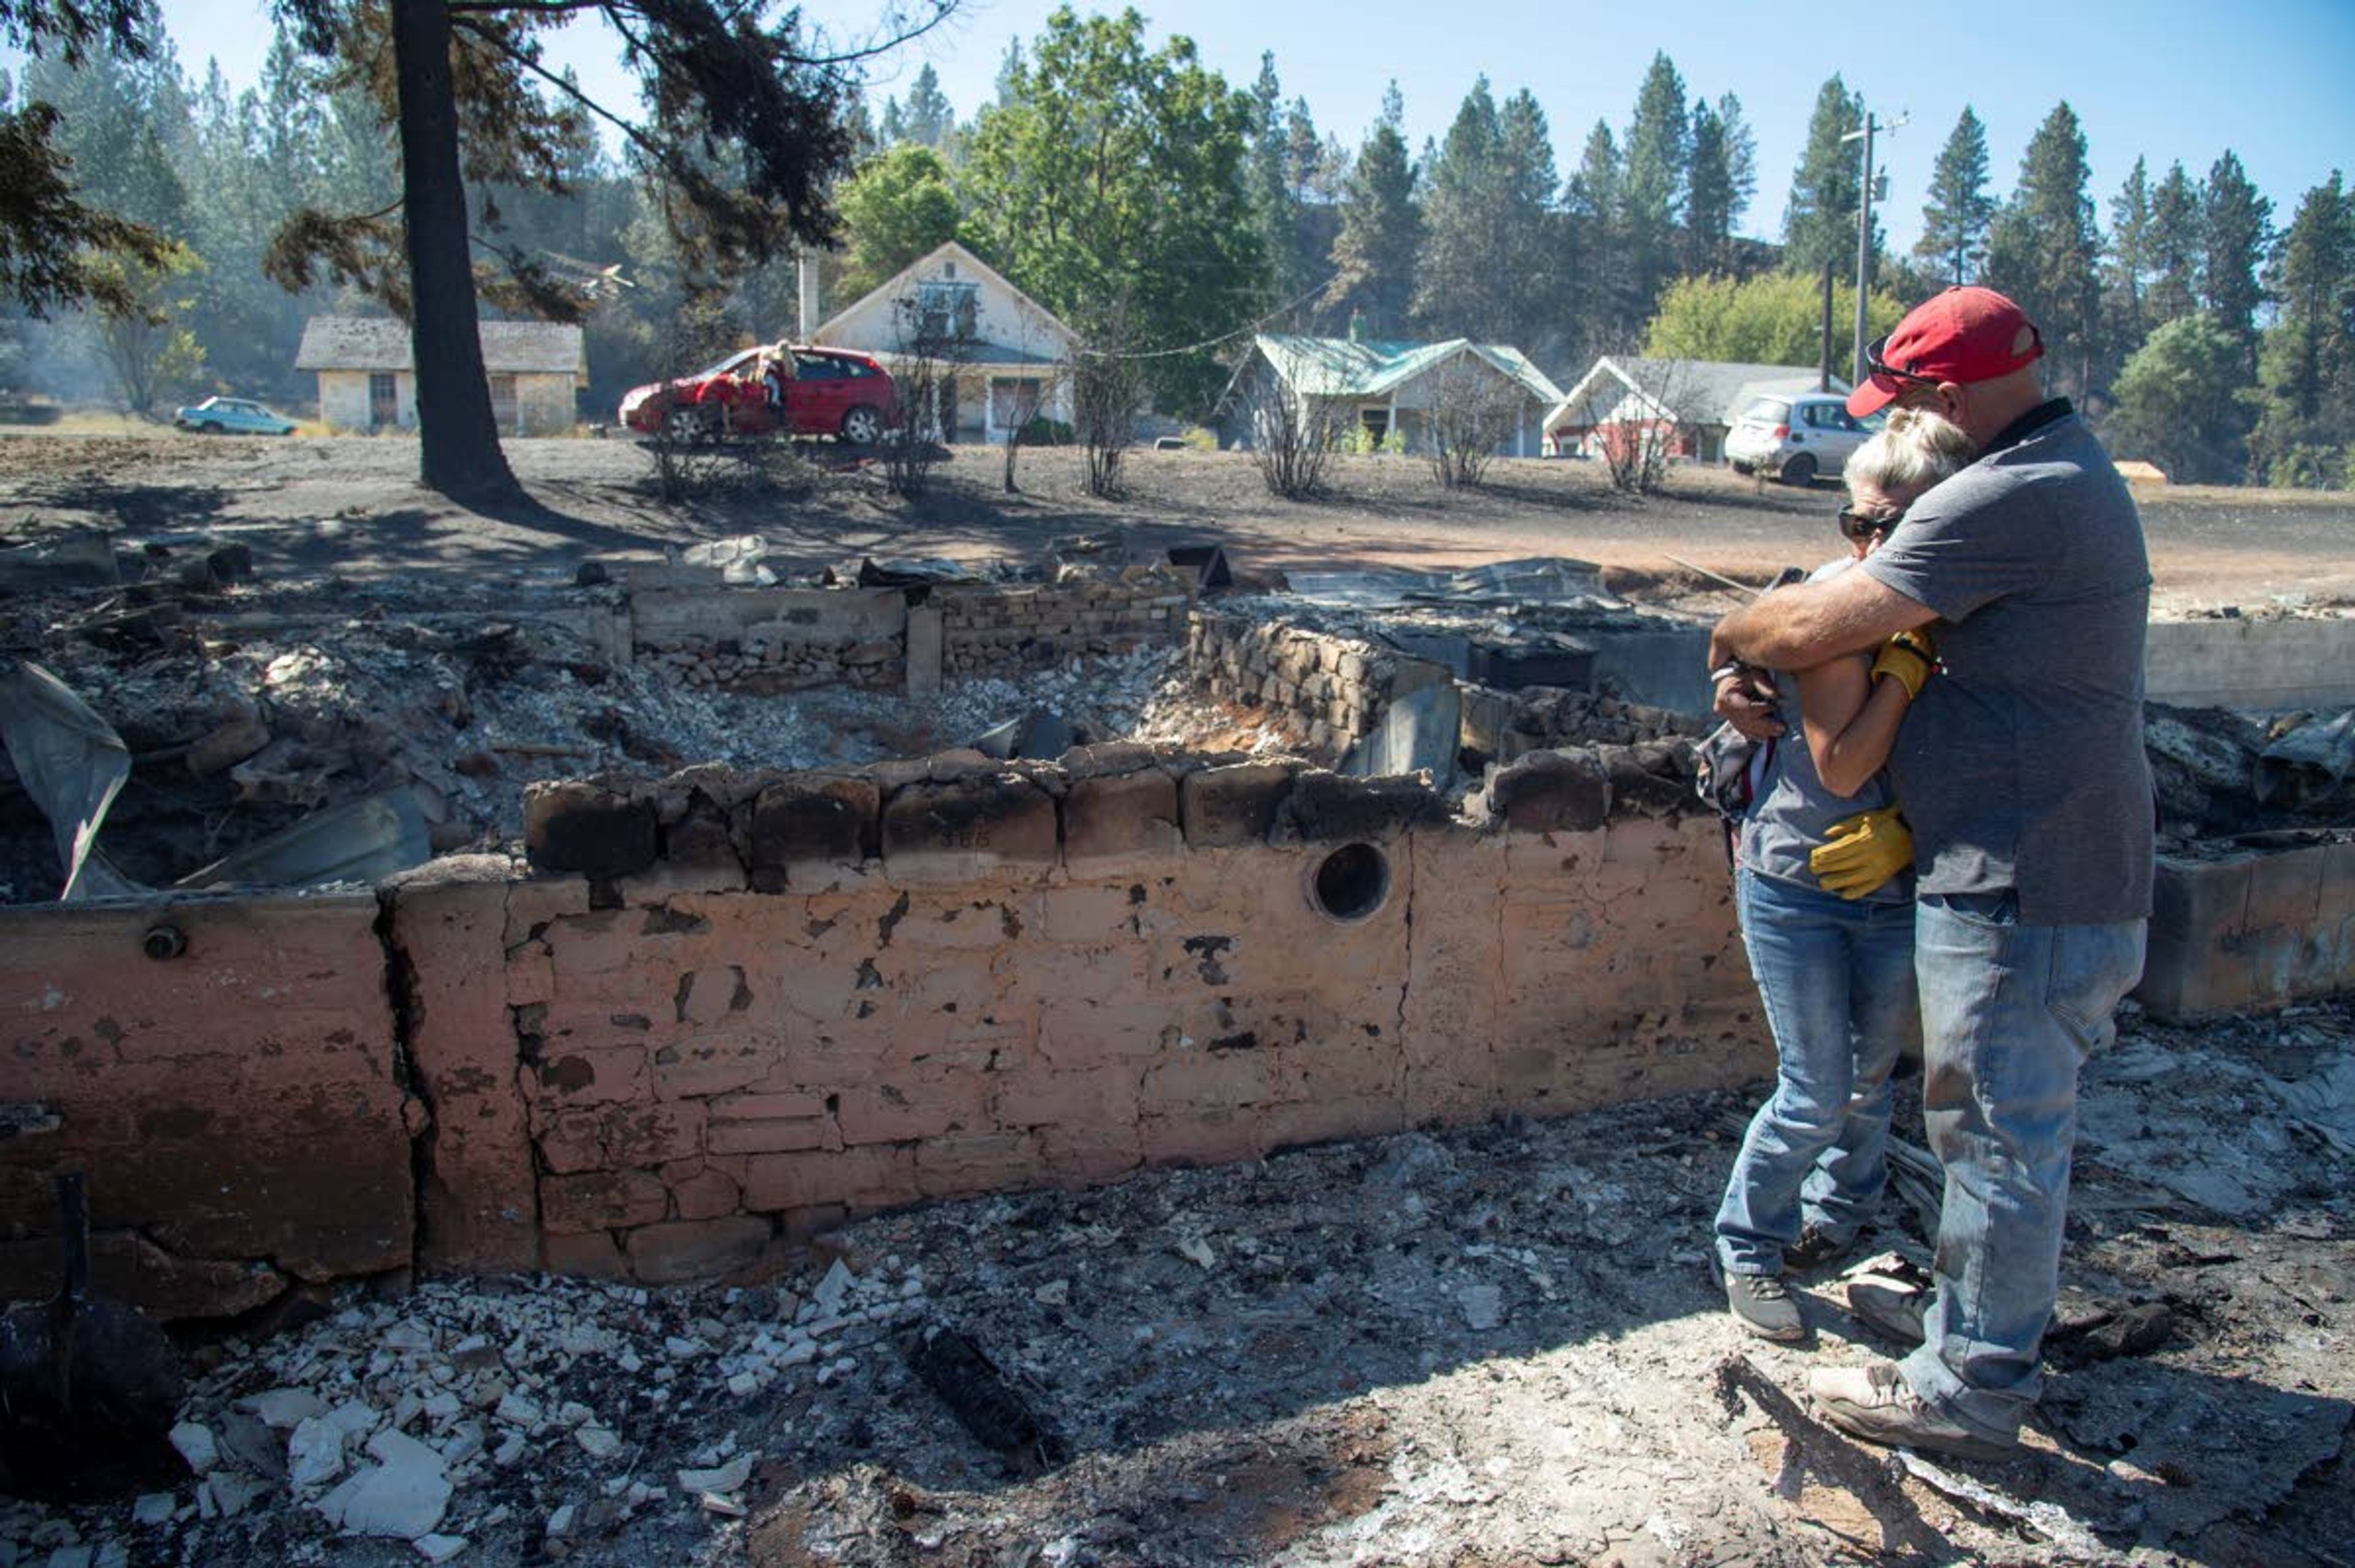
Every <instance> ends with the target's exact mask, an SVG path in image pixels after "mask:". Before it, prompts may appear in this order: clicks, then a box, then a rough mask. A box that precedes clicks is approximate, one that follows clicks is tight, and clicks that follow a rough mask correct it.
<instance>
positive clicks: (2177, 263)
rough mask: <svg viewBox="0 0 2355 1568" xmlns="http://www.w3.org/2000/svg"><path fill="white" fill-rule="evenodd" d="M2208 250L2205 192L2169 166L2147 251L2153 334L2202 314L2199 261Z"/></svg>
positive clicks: (2155, 202) (2155, 198)
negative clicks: (2203, 208)
mask: <svg viewBox="0 0 2355 1568" xmlns="http://www.w3.org/2000/svg"><path fill="white" fill-rule="evenodd" d="M2205 248H2206V242H2205V240H2203V239H2202V237H2201V234H2200V187H2198V186H2196V185H2194V184H2192V183H2191V179H2190V176H2188V175H2186V174H2185V173H2184V172H2183V165H2181V164H2173V165H2169V167H2168V171H2167V177H2166V178H2165V179H2162V180H2160V181H2159V182H2158V187H2156V188H2155V189H2153V190H2152V192H2151V193H2150V229H2149V233H2148V237H2147V240H2146V243H2145V251H2144V255H2145V258H2146V261H2147V265H2148V271H2149V274H2150V286H2149V288H2148V289H2147V290H2146V291H2145V292H2144V294H2143V314H2144V319H2145V320H2146V321H2147V322H2148V324H2149V325H2150V327H2151V328H2152V329H2153V330H2157V329H2158V328H2159V327H2161V326H2164V325H2167V324H2168V323H2169V322H2170V321H2180V320H2182V319H2183V318H2184V317H2185V316H2187V315H2190V314H2191V313H2192V312H2193V311H2195V310H2198V309H2199V308H2200V255H2201V253H2202V252H2203V251H2204V250H2205Z"/></svg>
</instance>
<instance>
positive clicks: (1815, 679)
mask: <svg viewBox="0 0 2355 1568" xmlns="http://www.w3.org/2000/svg"><path fill="white" fill-rule="evenodd" d="M1970 457H1971V447H1970V439H1969V437H1968V436H1966V434H1965V433H1964V432H1962V431H1961V430H1960V429H1959V428H1958V427H1956V426H1955V425H1953V424H1951V423H1949V422H1947V421H1945V420H1944V419H1941V418H1939V417H1938V416H1937V415H1935V414H1929V413H1917V412H1914V411H1899V412H1897V413H1895V414H1893V415H1891V418H1890V421H1889V423H1888V425H1887V427H1886V428H1884V429H1883V430H1882V431H1881V432H1880V433H1878V434H1877V435H1875V436H1873V437H1872V439H1871V440H1870V441H1868V442H1867V443H1865V444H1864V445H1863V446H1862V447H1860V448H1859V449H1858V450H1857V452H1856V453H1855V454H1854V455H1853V456H1852V457H1851V458H1849V464H1848V469H1847V480H1848V487H1849V501H1848V504H1847V505H1845V506H1843V507H1841V508H1840V509H1839V519H1838V520H1839V528H1840V533H1841V536H1842V538H1844V539H1846V540H1847V541H1848V546H1849V554H1848V555H1847V556H1845V557H1843V558H1842V559H1840V560H1836V561H1833V562H1831V563H1830V564H1829V565H1827V566H1825V567H1824V568H1822V569H1821V570H1819V571H1817V572H1816V573H1815V579H1814V580H1816V581H1822V580H1825V579H1828V578H1830V577H1832V576H1836V575H1838V573H1840V572H1843V571H1849V570H1850V569H1852V568H1853V567H1854V566H1855V565H1856V563H1857V562H1859V561H1861V560H1864V559H1865V558H1866V557H1867V556H1869V555H1870V554H1871V553H1872V552H1873V551H1874V550H1875V549H1878V548H1880V545H1881V541H1882V540H1884V539H1887V538H1888V537H1889V535H1890V533H1891V531H1892V530H1893V529H1895V528H1898V527H1899V526H1900V525H1901V524H1902V522H1903V521H1904V517H1905V510H1906V508H1907V507H1909V506H1911V505H1912V504H1913V501H1914V500H1915V499H1916V498H1917V497H1919V496H1921V495H1922V494H1923V493H1924V492H1925V491H1927V490H1929V489H1930V488H1931V486H1933V485H1935V484H1937V483H1938V482H1939V481H1940V480H1942V479H1944V478H1945V477H1946V476H1947V475H1950V474H1953V473H1955V471H1956V470H1957V469H1959V468H1961V467H1962V466H1963V465H1964V464H1966V463H1968V462H1969V461H1970ZM1892 641H1893V644H1894V645H1891V646H1885V647H1883V648H1882V649H1881V650H1879V651H1878V653H1877V654H1876V655H1874V656H1866V655H1853V656H1842V657H1839V658H1837V659H1833V660H1831V661H1830V662H1828V663H1827V664H1824V665H1820V666H1817V667H1815V668H1813V669H1806V670H1799V671H1796V672H1793V673H1787V674H1778V675H1776V676H1775V677H1774V681H1773V684H1774V688H1775V689H1776V690H1777V692H1778V693H1779V694H1780V697H1779V705H1780V707H1781V709H1782V712H1781V714H1780V717H1781V718H1782V720H1783V722H1784V735H1783V738H1782V739H1780V740H1778V741H1774V742H1772V743H1771V744H1772V747H1773V750H1772V752H1770V753H1769V755H1768V757H1767V760H1766V762H1765V763H1764V773H1763V775H1762V776H1761V778H1760V779H1759V782H1758V786H1757V788H1756V790H1755V793H1754V796H1753V801H1752V804H1751V806H1750V809H1749V811H1748V812H1747V814H1746V815H1745V816H1744V817H1743V819H1742V825H1741V830H1740V835H1739V838H1738V841H1737V844H1736V847H1735V856H1734V859H1735V881H1736V902H1737V905H1738V908H1739V910H1740V912H1741V919H1742V943H1743V945H1744V946H1745V947H1746V948H1747V949H1748V951H1749V955H1750V968H1751V973H1752V975H1753V976H1754V977H1755V978H1756V980H1757V983H1758V994H1759V998H1760V1000H1761V1001H1762V1002H1763V1003H1764V1008H1765V1013H1766V1021H1767V1026H1768V1028H1769V1029H1771V1030H1772V1031H1773V1033H1774V1048H1775V1055H1776V1060H1777V1069H1776V1076H1775V1083H1774V1093H1773V1095H1772V1096H1771V1097H1769V1098H1768V1100H1767V1101H1766V1103H1765V1104H1764V1105H1762V1106H1760V1107H1759V1110H1758V1113H1757V1115H1755V1116H1753V1118H1752V1120H1751V1123H1750V1126H1749V1129H1748V1131H1747V1132H1746V1133H1745V1134H1744V1136H1743V1137H1742V1149H1741V1152H1740V1153H1739V1154H1738V1155H1737V1156H1736V1157H1735V1158H1734V1163H1733V1173H1732V1179H1730V1180H1729V1181H1728V1182H1727V1184H1726V1190H1725V1199H1724V1201H1723V1202H1722V1203H1721V1205H1720V1207H1719V1210H1718V1215H1717V1222H1716V1234H1715V1237H1714V1239H1713V1243H1712V1252H1711V1262H1712V1263H1713V1264H1714V1265H1715V1272H1716V1273H1717V1274H1718V1275H1720V1276H1721V1279H1722V1281H1723V1283H1724V1287H1725V1296H1726V1306H1727V1307H1728V1308H1729V1309H1730V1310H1731V1311H1732V1314H1733V1316H1734V1317H1736V1318H1737V1319H1739V1320H1740V1321H1741V1323H1742V1327H1743V1328H1745V1329H1747V1330H1748V1331H1749V1332H1751V1333H1753V1334H1756V1335H1758V1336H1760V1337H1761V1338H1764V1339H1774V1340H1777V1341H1782V1342H1785V1343H1787V1342H1790V1341H1793V1340H1796V1339H1804V1338H1806V1331H1807V1330H1806V1321H1805V1320H1804V1319H1803V1318H1802V1317H1801V1316H1800V1313H1799V1307H1798V1303H1797V1301H1796V1299H1794V1298H1793V1296H1792V1295H1791V1293H1790V1291H1789V1289H1788V1288H1787V1287H1786V1286H1785V1285H1784V1283H1783V1278H1782V1275H1783V1273H1784V1270H1785V1268H1786V1267H1790V1268H1806V1267H1811V1266H1813V1265H1815V1264H1819V1263H1823V1262H1826V1261H1828V1260H1829V1259H1831V1258H1833V1257H1836V1256H1838V1255H1839V1254H1840V1253H1844V1252H1846V1251H1847V1250H1848V1249H1849V1247H1850V1246H1852V1245H1853V1244H1854V1243H1855V1242H1856V1238H1857V1235H1858V1233H1859V1232H1860V1231H1861V1230H1862V1229H1863V1227H1864V1225H1865V1224H1866V1222H1867V1221H1869V1220H1870V1217H1871V1214H1872V1211H1873V1209H1874V1207H1875V1205H1876V1204H1877V1203H1878V1201H1879V1200H1880V1197H1881V1189H1882V1188H1883V1187H1884V1186H1885V1185H1886V1184H1887V1180H1888V1159H1887V1153H1886V1150H1887V1147H1888V1140H1889V1113H1890V1088H1889V1074H1890V1071H1891V1068H1893V1067H1894V1066H1895V1065H1896V1061H1897V1056H1898V1052H1899V1051H1900V1050H1901V1049H1902V1047H1903V1044H1904V1042H1905V1040H1906V1039H1907V1038H1908V1037H1909V1036H1910V1035H1911V1034H1912V1033H1913V1029H1914V1028H1915V1019H1916V1016H1917V1009H1918V1001H1917V992H1916V988H1915V985H1914V978H1913V874H1912V850H1911V847H1910V844H1905V843H1903V842H1902V839H1903V832H1904V830H1903V827H1902V819H1901V818H1899V816H1897V811H1896V797H1895V795H1894V793H1893V792H1892V790H1891V786H1890V784H1889V780H1888V777H1887V775H1886V774H1885V773H1883V771H1882V769H1883V767H1884V765H1885V764H1886V763H1887V762H1888V760H1889V752H1890V748H1891V745H1892V744H1893V743H1894V742H1895V741H1896V738H1897V731H1898V726H1899V725H1900V724H1901V723H1902V721H1903V720H1904V717H1905V710H1906V709H1907V707H1908V706H1909V705H1910V704H1911V702H1912V701H1913V698H1914V697H1915V696H1916V695H1917V694H1918V693H1919V692H1920V691H1921V688H1922V685H1923V681H1925V680H1927V679H1928V678H1930V676H1931V671H1932V668H1933V664H1934V652H1933V650H1932V648H1931V645H1930V644H1929V640H1928V638H1927V637H1926V636H1924V635H1923V634H1921V633H1909V634H1906V635H1905V636H1904V637H1903V638H1902V639H1893V640H1892ZM1720 673H1721V675H1727V674H1728V672H1723V671H1721V672H1720ZM1828 842H1829V844H1830V846H1831V848H1829V849H1828V848H1827V845H1828ZM1845 862H1858V863H1857V864H1848V863H1845Z"/></svg>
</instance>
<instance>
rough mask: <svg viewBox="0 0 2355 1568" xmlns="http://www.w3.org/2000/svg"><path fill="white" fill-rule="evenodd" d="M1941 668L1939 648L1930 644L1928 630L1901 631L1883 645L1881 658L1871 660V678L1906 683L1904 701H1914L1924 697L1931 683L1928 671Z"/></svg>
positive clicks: (1876, 657)
mask: <svg viewBox="0 0 2355 1568" xmlns="http://www.w3.org/2000/svg"><path fill="white" fill-rule="evenodd" d="M1935 664H1938V645H1935V643H1931V635H1929V626H1919V629H1914V631H1901V634H1896V635H1893V638H1889V640H1886V643H1881V652H1880V656H1874V659H1872V678H1874V680H1880V678H1881V676H1889V678H1891V680H1902V683H1905V699H1908V701H1913V699H1914V697H1919V695H1922V688H1924V685H1926V683H1929V671H1931V668H1934V667H1935Z"/></svg>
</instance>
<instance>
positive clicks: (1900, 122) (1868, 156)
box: [1840, 109, 1913, 387]
mask: <svg viewBox="0 0 2355 1568" xmlns="http://www.w3.org/2000/svg"><path fill="white" fill-rule="evenodd" d="M1912 120H1913V113H1912V112H1911V111H1908V112H1905V113H1902V114H1900V115H1899V116H1898V117H1897V118H1896V120H1895V121H1894V122H1892V123H1890V124H1887V125H1883V124H1881V123H1880V122H1879V121H1877V120H1875V119H1874V118H1873V117H1872V111H1870V109H1868V110H1866V111H1865V112H1864V129H1863V130H1861V131H1850V132H1849V133H1848V134H1847V135H1845V136H1842V137H1841V138H1840V140H1841V141H1843V142H1855V141H1862V142H1863V143H1864V183H1863V184H1862V185H1860V186H1859V187H1857V191H1856V373H1855V374H1854V375H1853V376H1851V377H1850V378H1849V385H1850V386H1852V387H1861V386H1863V385H1864V374H1865V371H1864V342H1865V337H1864V335H1865V332H1866V330H1867V328H1866V326H1865V310H1864V307H1865V301H1866V298H1867V297H1868V295H1870V293H1871V287H1872V139H1873V137H1874V136H1875V135H1876V134H1878V133H1881V132H1883V131H1890V132H1894V131H1898V130H1901V129H1902V128H1903V127H1904V126H1905V125H1906V124H1907V123H1910V122H1911V121H1912Z"/></svg>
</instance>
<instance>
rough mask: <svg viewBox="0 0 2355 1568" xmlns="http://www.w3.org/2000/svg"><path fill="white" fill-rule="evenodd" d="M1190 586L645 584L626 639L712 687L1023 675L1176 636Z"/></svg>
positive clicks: (765, 689)
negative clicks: (675, 586) (659, 587)
mask: <svg viewBox="0 0 2355 1568" xmlns="http://www.w3.org/2000/svg"><path fill="white" fill-rule="evenodd" d="M1189 586H1190V579H1189V578H1188V577H1187V576H1185V575H1182V574H1180V573H1177V572H1175V571H1167V570H1162V569H1156V568H1144V567H1130V568H1125V569H1121V570H1118V571H1090V572H1080V571H1074V572H1071V573H1068V574H1067V575H1065V576H1064V577H1063V578H1062V579H1061V580H1060V581H1056V582H1051V583H1001V584H979V585H975V584H964V583H957V584H942V585H934V586H931V587H928V588H925V589H923V590H922V591H921V592H918V593H917V594H916V599H917V600H918V601H919V603H917V604H915V605H914V606H912V607H911V601H910V594H909V592H908V591H906V590H903V589H898V588H884V589H810V588H753V587H734V588H726V587H719V586H711V587H704V588H699V589H683V590H682V589H668V590H647V591H643V592H633V594H632V595H631V597H630V600H629V603H628V608H627V612H626V620H627V623H628V624H627V628H626V631H625V633H624V634H623V635H625V636H626V638H627V641H628V643H629V645H630V648H631V652H632V655H633V656H634V657H635V658H637V659H638V660H640V661H641V662H643V663H646V664H650V665H654V666H656V667H660V668H663V669H666V670H667V671H669V672H670V673H671V675H672V676H673V677H675V678H677V680H679V681H681V682H683V683H684V684H686V685H687V686H691V687H697V688H704V689H708V690H722V691H732V692H742V693H748V694H769V693H775V692H783V691H799V690H805V689H809V688H816V687H825V686H849V687H856V688H861V689H865V690H880V691H896V690H900V689H904V688H907V687H908V686H909V684H910V680H911V673H917V671H918V668H919V667H925V668H924V669H923V673H926V674H929V675H930V676H931V677H932V678H938V677H940V676H942V675H945V676H947V677H952V678H970V677H1001V676H1015V675H1020V674H1022V673H1023V672H1025V671H1028V670H1035V669H1040V668H1044V667H1048V666H1050V665H1058V664H1061V663H1064V662H1065V661H1067V660H1069V659H1072V658H1076V657H1082V656H1085V657H1100V656H1104V655H1108V654H1124V653H1128V652H1131V651H1133V650H1134V649H1136V648H1138V647H1141V646H1144V645H1148V644H1169V645H1175V644H1176V643H1177V642H1178V641H1179V640H1180V639H1181V638H1182V637H1183V636H1184V635H1185V631H1186V613H1187V609H1188V605H1189V603H1191V600H1190V595H1189V592H1188V590H1189ZM932 628H936V629H937V634H936V635H935V634H934V632H933V630H932ZM918 684H922V682H921V681H919V683H918Z"/></svg>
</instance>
